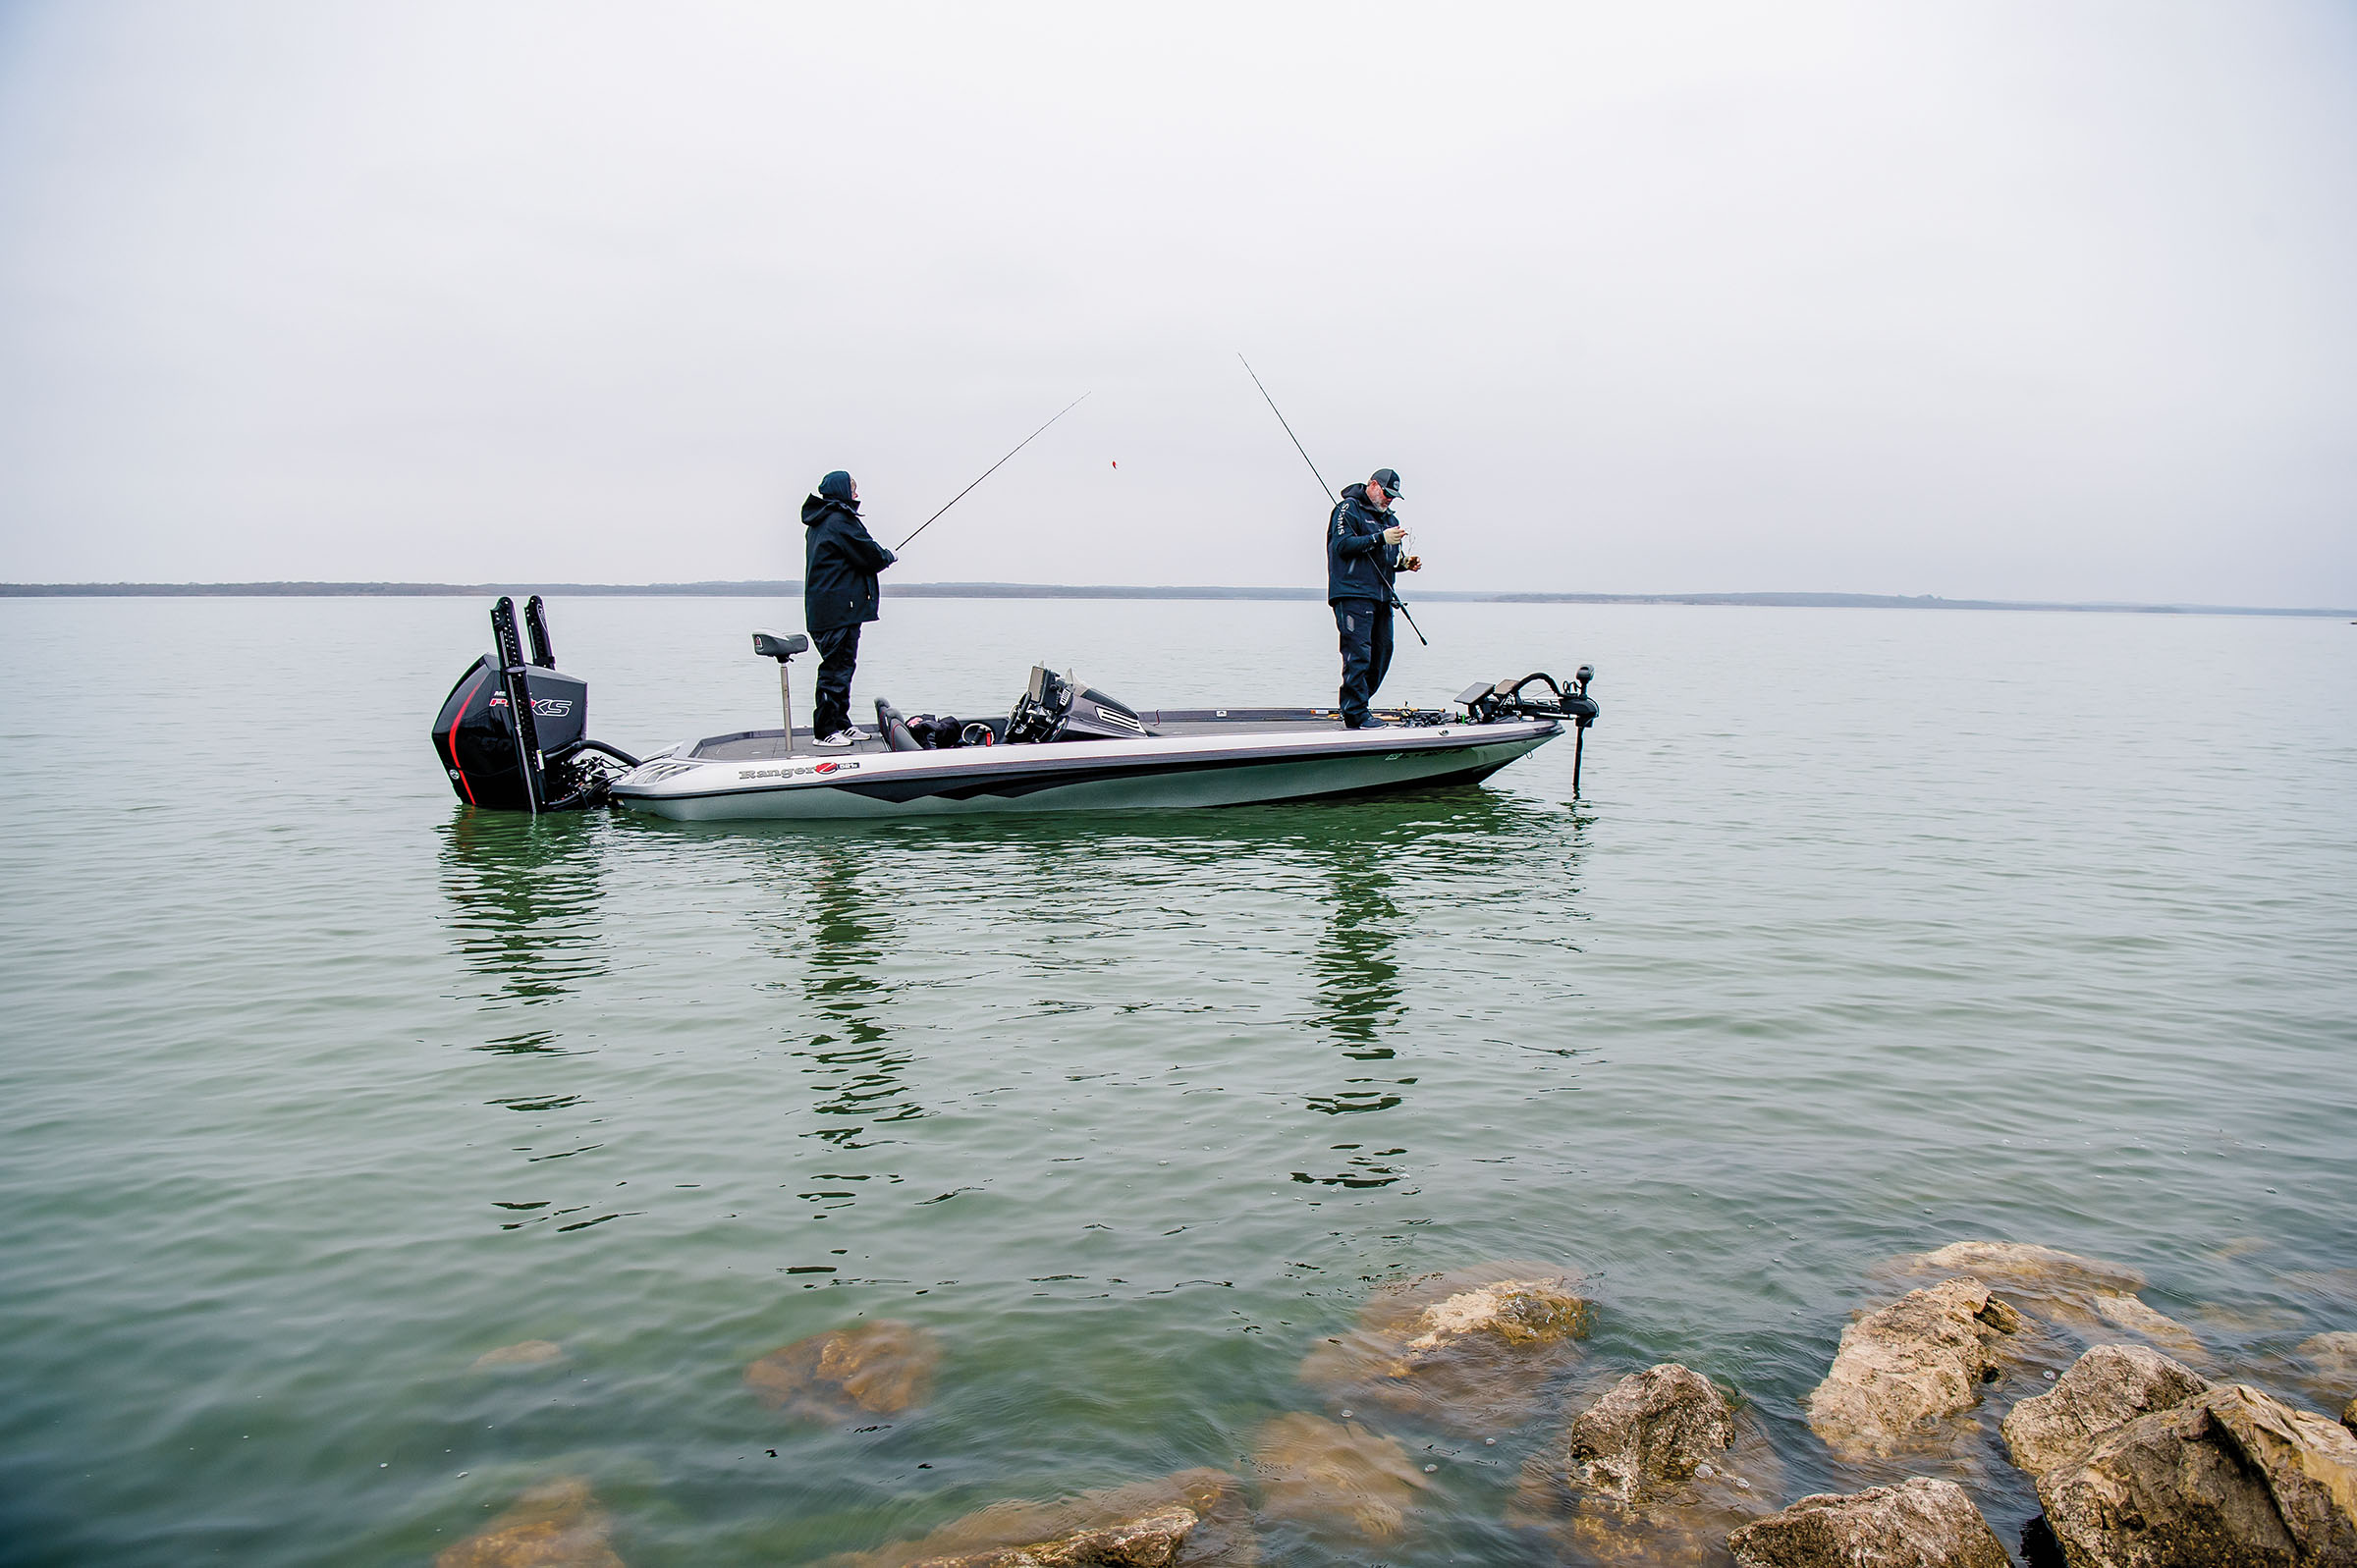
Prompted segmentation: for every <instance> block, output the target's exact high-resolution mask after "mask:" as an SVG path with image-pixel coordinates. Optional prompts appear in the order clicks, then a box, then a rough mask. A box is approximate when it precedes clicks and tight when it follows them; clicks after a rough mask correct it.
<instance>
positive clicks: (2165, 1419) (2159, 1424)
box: [2038, 1383, 2357, 1568]
mask: <svg viewBox="0 0 2357 1568" xmlns="http://www.w3.org/2000/svg"><path fill="white" fill-rule="evenodd" d="M2038 1500H2039V1501H2040V1502H2042V1503H2044V1504H2045V1505H2046V1518H2047V1524H2048V1526H2049V1527H2050V1528H2051V1529H2052V1530H2053V1532H2054V1534H2055V1538H2056V1540H2057V1541H2060V1542H2061V1545H2062V1550H2063V1552H2064V1554H2065V1555H2066V1556H2067V1557H2068V1558H2069V1560H2070V1561H2071V1563H2072V1564H2073V1568H2180V1565H2182V1568H2196V1565H2206V1564H2233V1565H2236V1568H2243V1565H2248V1568H2274V1565H2277V1564H2280V1565H2281V1568H2308V1565H2319V1568H2322V1565H2326V1564H2334V1565H2343V1568H2346V1565H2350V1564H2357V1436H2352V1435H2351V1434H2350V1433H2348V1432H2347V1431H2346V1430H2344V1429H2343V1428H2341V1427H2340V1426H2338V1425H2336V1424H2335V1423H2333V1422H2330V1421H2328V1420H2326V1419H2325V1418H2324V1417H2323V1416H2319V1415H2316V1414H2314V1413H2313V1412H2310V1411H2305V1410H2295V1409H2293V1408H2292V1407H2291V1406H2289V1405H2286V1404H2283V1403H2281V1402H2280V1401H2278V1400H2275V1399H2273V1398H2270V1397H2269V1396H2268V1395H2266V1394H2264V1393H2261V1392H2260V1391H2259V1390H2258V1389H2256V1388H2252V1387H2250V1386H2248V1385H2247V1384H2242V1383H2227V1384H2223V1385H2220V1386H2217V1387H2213V1388H2210V1389H2208V1390H2206V1391H2205V1392H2203V1393H2200V1394H2196V1395H2195V1396H2194V1397H2193V1398H2191V1399H2189V1400H2186V1401H2185V1402H2184V1403H2182V1404H2179V1405H2177V1406H2174V1407H2173V1408H2171V1409H2167V1410H2162V1411H2156V1412H2155V1413H2154V1414H2152V1415H2149V1416H2143V1417H2139V1418H2138V1419H2136V1420H2134V1421H2131V1422H2129V1423H2127V1424H2126V1425H2125V1426H2123V1427H2120V1428H2117V1429H2116V1430H2114V1431H2112V1432H2111V1433H2108V1434H2106V1435H2105V1436H2104V1437H2102V1438H2100V1439H2099V1440H2098V1441H2097V1442H2096V1444H2095V1446H2094V1448H2093V1449H2091V1450H2090V1451H2089V1452H2088V1453H2087V1454H2086V1456H2085V1457H2084V1458H2083V1459H2082V1460H2080V1461H2079V1462H2078V1463H2076V1464H2071V1465H2064V1466H2061V1467H2058V1468H2056V1469H2054V1470H2050V1471H2048V1472H2047V1473H2046V1474H2044V1475H2042V1476H2040V1477H2039V1478H2038Z"/></svg>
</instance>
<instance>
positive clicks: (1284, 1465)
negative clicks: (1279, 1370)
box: [1252, 1414, 1430, 1541]
mask: <svg viewBox="0 0 2357 1568" xmlns="http://www.w3.org/2000/svg"><path fill="white" fill-rule="evenodd" d="M1252 1472H1253V1474H1254V1475H1255V1476H1256V1477H1257V1478H1258V1479H1259V1482H1260V1511H1261V1514H1262V1515H1263V1517H1265V1518H1269V1519H1283V1520H1288V1521H1291V1522H1293V1523H1295V1524H1300V1525H1305V1526H1308V1527H1310V1528H1311V1529H1313V1530H1321V1531H1324V1532H1327V1533H1329V1534H1346V1535H1355V1536H1357V1537H1360V1538H1361V1539H1363V1540H1366V1541H1390V1540H1392V1539H1393V1538H1395V1537H1397V1536H1398V1534H1399V1533H1400V1532H1401V1530H1403V1529H1404V1528H1405V1527H1406V1524H1407V1513H1408V1509H1409V1508H1411V1507H1412V1506H1414V1504H1415V1501H1416V1498H1417V1496H1418V1495H1419V1494H1420V1493H1421V1492H1422V1491H1423V1490H1424V1489H1425V1487H1427V1486H1429V1485H1430V1483H1428V1482H1427V1481H1426V1480H1425V1479H1424V1473H1423V1472H1422V1471H1421V1470H1419V1469H1418V1468H1417V1467H1416V1465H1415V1463H1414V1462H1413V1461H1412V1460H1410V1459H1409V1458H1408V1457H1407V1450H1406V1449H1404V1448H1402V1447H1400V1446H1399V1444H1398V1443H1397V1442H1395V1441H1393V1440H1392V1439H1391V1438H1389V1437H1386V1436H1383V1435H1381V1434H1380V1433H1372V1432H1369V1431H1367V1429H1366V1428H1364V1427H1362V1426H1360V1425H1359V1424H1358V1423H1356V1422H1350V1423H1347V1424H1342V1423H1336V1422H1332V1421H1327V1420H1325V1419H1323V1418H1322V1417H1318V1416H1311V1415H1301V1414H1296V1415H1290V1416H1279V1417H1278V1418H1277V1419H1276V1420H1274V1421H1272V1422H1270V1423H1269V1424H1268V1425H1267V1426H1265V1427H1263V1428H1261V1429H1260V1440H1259V1442H1258V1443H1257V1444H1256V1445H1255V1447H1254V1451H1253V1455H1252Z"/></svg>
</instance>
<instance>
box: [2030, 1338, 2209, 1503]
mask: <svg viewBox="0 0 2357 1568" xmlns="http://www.w3.org/2000/svg"><path fill="white" fill-rule="evenodd" d="M2209 1387H2210V1383H2209V1380H2208V1379H2205V1378H2203V1377H2202V1376H2201V1375H2200V1374H2198V1373H2196V1372H2194V1371H2193V1370H2192V1369H2191V1368H2189V1367H2183V1366H2180V1365H2178V1364H2177V1363H2176V1362H2173V1361H2171V1360H2169V1359H2168V1358H2167V1357H2166V1356H2164V1355H2163V1354H2161V1352H2159V1351H2158V1350H2154V1349H2151V1348H2149V1347H2148V1346H2145V1345H2097V1346H2096V1347H2095V1348H2094V1349H2093V1350H2090V1351H2088V1352H2087V1353H2086V1354H2085V1355H2083V1356H2081V1357H2080V1358H2079V1359H2078V1361H2077V1362H2076V1363H2075V1364H2073V1365H2072V1367H2071V1369H2070V1370H2069V1371H2068V1372H2065V1373H2064V1374H2063V1375H2062V1376H2061V1378H2060V1379H2058V1380H2057V1381H2056V1383H2055V1386H2054V1387H2053V1388H2052V1389H2051V1390H2050V1391H2048V1392H2046V1393H2043V1394H2040V1395H2039V1396H2038V1397H2037V1398H2035V1399H2024V1400H2023V1401H2022V1402H2021V1403H2020V1404H2017V1405H2015V1406H2014V1407H2013V1409H2012V1411H2011V1413H2009V1414H2008V1415H2007V1416H2006V1417H2005V1421H2004V1426H2003V1427H2002V1429H2001V1431H2002V1432H2003V1433H2004V1436H2005V1447H2006V1449H2007V1450H2008V1451H2010V1452H2011V1454H2012V1455H2013V1463H2014V1465H2015V1466H2016V1467H2017V1468H2019V1469H2020V1470H2021V1471H2022V1472H2023V1473H2024V1474H2025V1475H2028V1476H2030V1477H2032V1478H2035V1477H2038V1476H2043V1475H2045V1474H2046V1473H2047V1472H2048V1471H2050V1470H2053V1469H2055V1468H2056V1467H2057V1466H2061V1465H2066V1464H2076V1463H2077V1462H2078V1461H2079V1460H2081V1459H2083V1458H2085V1457H2086V1455H2087V1451H2088V1450H2089V1449H2091V1448H2093V1447H2094V1446H2095V1444H2096V1442H2097V1441H2098V1440H2099V1439H2100V1438H2102V1437H2103V1436H2104V1435H2105V1434H2106V1433H2110V1432H2112V1431H2114V1430H2115V1429H2117V1428H2120V1427H2124V1426H2126V1425H2127V1424H2128V1423H2129V1422H2131V1421H2134V1420H2136V1419H2137V1418H2138V1417H2141V1416H2149V1415H2151V1414H2152V1413H2153V1412H2154V1411H2156V1410H2168V1409H2171V1408H2173V1407H2175V1406H2177V1405H2181V1404H2183V1403H2184V1402H2185V1401H2186V1400H2188V1399H2191V1398H2192V1397H2193V1396H2194V1395H2196V1394H2198V1393H2203V1392H2205V1391H2207V1390H2208V1389H2209Z"/></svg>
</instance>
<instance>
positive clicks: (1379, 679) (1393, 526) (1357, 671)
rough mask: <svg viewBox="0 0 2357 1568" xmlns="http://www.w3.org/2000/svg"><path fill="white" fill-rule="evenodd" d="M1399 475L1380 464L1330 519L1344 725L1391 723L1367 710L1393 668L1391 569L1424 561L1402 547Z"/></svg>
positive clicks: (1350, 488) (1331, 597) (1330, 576)
mask: <svg viewBox="0 0 2357 1568" xmlns="http://www.w3.org/2000/svg"><path fill="white" fill-rule="evenodd" d="M1398 494H1399V476H1398V474H1397V473H1394V472H1393V471H1392V470H1391V469H1389V468H1378V469H1376V470H1375V473H1374V476H1373V477H1372V478H1370V479H1368V480H1367V482H1366V483H1365V484H1363V485H1345V486H1343V499H1342V500H1341V501H1340V502H1338V503H1336V504H1335V509H1334V514H1333V515H1332V516H1330V517H1329V518H1327V520H1326V602H1327V604H1329V605H1331V606H1332V607H1333V609H1334V629H1335V631H1336V632H1337V633H1338V634H1339V635H1340V637H1341V640H1342V647H1343V687H1342V693H1341V705H1342V710H1343V728H1344V729H1345V730H1362V729H1375V730H1382V729H1386V728H1388V726H1386V725H1385V723H1384V721H1382V720H1381V719H1378V718H1375V717H1374V716H1373V715H1372V714H1370V713H1368V712H1367V705H1368V704H1369V703H1371V702H1372V701H1374V699H1375V692H1376V688H1378V687H1379V686H1381V685H1382V684H1383V677H1384V676H1385V675H1386V674H1387V673H1388V672H1389V671H1390V670H1391V668H1392V606H1393V604H1394V603H1395V599H1394V596H1393V592H1392V575H1393V573H1394V572H1398V571H1414V570H1417V569H1418V568H1421V567H1422V566H1423V563H1422V562H1420V561H1418V560H1416V559H1415V558H1414V557H1412V556H1408V555H1405V554H1403V553H1402V552H1401V549H1400V545H1399V540H1400V537H1401V535H1402V534H1403V533H1404V532H1405V530H1404V529H1402V528H1401V527H1400V526H1399V519H1398V517H1397V516H1396V515H1394V514H1393V512H1392V498H1393V497H1395V496H1397V495H1398Z"/></svg>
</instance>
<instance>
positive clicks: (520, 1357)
mask: <svg viewBox="0 0 2357 1568" xmlns="http://www.w3.org/2000/svg"><path fill="white" fill-rule="evenodd" d="M564 1359H565V1347H564V1346H563V1345H560V1344H558V1343H557V1342H556V1341H555V1340H554V1339H520V1340H518V1341H517V1342H516V1343H514V1344H512V1345H501V1346H500V1347H499V1348H498V1349H497V1350H486V1351H484V1352H483V1353H482V1354H481V1355H479V1356H477V1357H475V1358H474V1364H473V1365H472V1366H470V1367H468V1368H467V1369H466V1370H467V1371H468V1372H496V1371H497V1370H499V1369H500V1368H502V1367H544V1366H546V1365H548V1363H550V1362H552V1361H563V1360H564Z"/></svg>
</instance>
